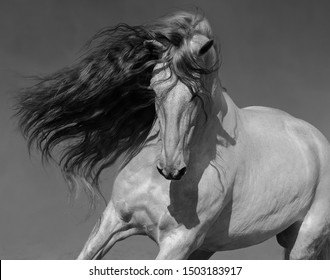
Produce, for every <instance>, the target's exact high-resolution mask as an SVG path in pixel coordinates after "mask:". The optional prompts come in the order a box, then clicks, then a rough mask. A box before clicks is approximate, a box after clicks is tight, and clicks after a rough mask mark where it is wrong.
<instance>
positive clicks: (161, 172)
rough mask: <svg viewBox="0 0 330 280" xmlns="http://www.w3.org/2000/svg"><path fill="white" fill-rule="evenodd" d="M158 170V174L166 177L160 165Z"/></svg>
mask: <svg viewBox="0 0 330 280" xmlns="http://www.w3.org/2000/svg"><path fill="white" fill-rule="evenodd" d="M156 168H157V170H158V172H159V173H160V175H163V176H164V174H163V169H161V168H160V167H158V165H157V166H156Z"/></svg>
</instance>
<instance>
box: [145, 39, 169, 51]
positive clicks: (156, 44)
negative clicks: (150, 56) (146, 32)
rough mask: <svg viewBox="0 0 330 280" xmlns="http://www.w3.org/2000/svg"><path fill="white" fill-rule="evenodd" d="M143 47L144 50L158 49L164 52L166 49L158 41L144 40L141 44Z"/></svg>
mask: <svg viewBox="0 0 330 280" xmlns="http://www.w3.org/2000/svg"><path fill="white" fill-rule="evenodd" d="M143 45H144V46H145V47H146V48H156V49H159V50H162V51H164V50H165V49H166V47H165V46H164V45H163V44H162V43H161V42H159V41H157V40H146V41H144V42H143Z"/></svg>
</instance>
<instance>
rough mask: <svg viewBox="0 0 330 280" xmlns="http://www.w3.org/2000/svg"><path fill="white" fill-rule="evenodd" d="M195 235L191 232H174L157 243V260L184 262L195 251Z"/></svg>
mask: <svg viewBox="0 0 330 280" xmlns="http://www.w3.org/2000/svg"><path fill="white" fill-rule="evenodd" d="M196 243H197V242H196V234H195V233H193V232H192V231H186V230H175V231H171V232H170V233H168V234H166V236H165V237H163V238H162V240H161V242H159V253H158V255H157V257H156V259H157V260H186V259H188V257H189V256H190V255H191V254H192V253H193V252H194V251H195V249H196V248H197V246H196Z"/></svg>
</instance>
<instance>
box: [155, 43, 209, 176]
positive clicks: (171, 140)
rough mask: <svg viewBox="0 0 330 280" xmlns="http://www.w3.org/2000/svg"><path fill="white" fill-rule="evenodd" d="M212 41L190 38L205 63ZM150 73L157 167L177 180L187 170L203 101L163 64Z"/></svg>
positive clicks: (192, 46)
mask: <svg viewBox="0 0 330 280" xmlns="http://www.w3.org/2000/svg"><path fill="white" fill-rule="evenodd" d="M203 38H205V39H206V37H203ZM212 44H213V41H211V40H208V39H207V40H206V42H205V40H204V42H203V41H202V42H200V41H198V40H195V41H194V40H192V42H191V44H190V48H192V51H193V52H194V53H197V55H199V57H198V60H201V61H200V62H202V63H205V61H202V60H204V59H205V58H204V54H205V53H206V52H207V51H208V49H209V48H211V46H212ZM153 73H154V74H153V77H152V79H151V87H152V88H153V90H154V91H155V93H156V102H155V104H156V113H157V117H158V120H159V126H160V140H161V153H160V155H159V160H158V163H157V169H158V171H159V172H160V174H161V175H163V176H164V177H165V178H166V179H168V180H179V179H181V177H182V176H183V175H184V174H185V173H186V170H187V166H188V162H189V155H190V147H191V145H190V144H191V139H192V136H193V132H194V129H195V126H196V121H197V119H198V116H199V112H200V111H201V107H202V106H201V105H202V104H201V100H200V99H199V98H193V93H192V92H191V91H190V90H189V88H188V87H187V86H186V85H185V84H184V83H183V82H181V81H180V79H178V77H177V76H176V75H175V74H174V73H173V72H172V71H171V70H170V69H169V67H167V66H166V64H162V63H160V64H157V65H156V66H155V68H154V72H153Z"/></svg>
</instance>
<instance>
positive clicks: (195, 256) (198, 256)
mask: <svg viewBox="0 0 330 280" xmlns="http://www.w3.org/2000/svg"><path fill="white" fill-rule="evenodd" d="M214 253H215V252H211V251H204V250H200V249H197V250H195V251H194V252H192V253H191V254H190V256H189V257H188V260H208V259H209V258H211V257H212V256H213V254H214Z"/></svg>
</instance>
